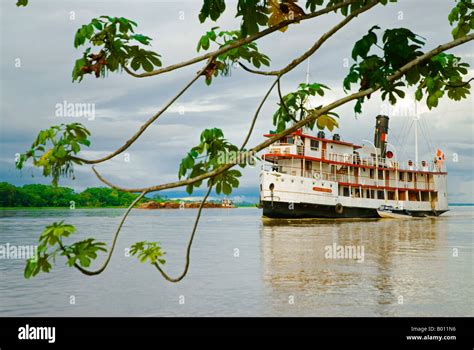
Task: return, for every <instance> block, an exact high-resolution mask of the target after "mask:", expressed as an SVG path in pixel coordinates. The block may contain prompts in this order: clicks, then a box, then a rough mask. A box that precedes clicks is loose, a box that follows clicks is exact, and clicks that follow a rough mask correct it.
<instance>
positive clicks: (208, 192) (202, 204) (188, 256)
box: [153, 183, 212, 283]
mask: <svg viewBox="0 0 474 350" xmlns="http://www.w3.org/2000/svg"><path fill="white" fill-rule="evenodd" d="M211 190H212V183H211V185H210V186H209V189H208V190H207V193H206V195H205V196H204V198H203V199H202V201H201V204H200V205H199V210H198V213H197V215H196V219H195V220H194V226H193V231H192V232H191V237H190V238H189V242H188V247H187V249H186V263H185V265H184V271H183V273H181V275H179V276H178V277H176V278H172V277H170V276H169V275H168V274H167V273H166V272H165V271H163V269H162V268H161V267H160V265H159V264H158V263H156V262H155V263H154V264H153V265H155V267H156V268H157V269H158V271H160V273H161V275H162V276H163V277H164V278H165V279H166V280H167V281H169V282H173V283H176V282H179V281H181V280H182V279H183V278H184V277H185V276H186V274H187V273H188V270H189V262H190V257H191V246H192V245H193V240H194V235H195V234H196V230H197V227H198V223H199V219H200V218H201V212H202V208H203V207H204V204H205V203H206V200H207V197H209V195H210V194H211Z"/></svg>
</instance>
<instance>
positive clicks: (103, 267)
mask: <svg viewBox="0 0 474 350" xmlns="http://www.w3.org/2000/svg"><path fill="white" fill-rule="evenodd" d="M145 194H146V192H142V193H141V194H140V195H139V196H138V197H137V198H135V200H134V201H133V202H132V203H131V204H130V205H129V206H128V208H127V210H126V211H125V213H124V214H123V216H122V220H120V223H119V225H118V227H117V230H116V231H115V235H114V238H113V240H112V245H111V246H110V251H109V254H108V255H107V259H105V262H104V264H103V265H102V266H101V267H100V268H99V269H98V270H95V271H90V270H87V269H85V268H83V267H82V266H81V265H79V264H78V263H74V267H75V268H76V269H78V270H79V271H80V272H82V273H83V274H84V275H87V276H95V275H98V274H100V273H102V272H103V271H104V270H105V268H106V267H107V265H108V264H109V262H110V259H111V258H112V253H113V252H114V248H115V243H117V238H118V235H119V233H120V230H121V229H122V226H123V224H124V223H125V220H126V219H127V216H128V214H129V213H130V211H131V210H132V208H133V207H134V206H135V205H136V204H137V203H138V202H139V201H140V199H142V198H143V196H144V195H145ZM59 247H60V248H61V250H62V251H63V252H64V253H66V254H65V255H66V257H67V258H68V259H70V258H71V256H70V255H69V254H68V253H67V252H66V247H64V245H63V244H62V242H61V241H59Z"/></svg>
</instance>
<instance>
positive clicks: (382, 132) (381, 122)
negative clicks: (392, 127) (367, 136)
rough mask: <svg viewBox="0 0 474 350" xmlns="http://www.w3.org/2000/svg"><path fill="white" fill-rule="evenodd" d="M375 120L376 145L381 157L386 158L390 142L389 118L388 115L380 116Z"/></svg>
mask: <svg viewBox="0 0 474 350" xmlns="http://www.w3.org/2000/svg"><path fill="white" fill-rule="evenodd" d="M375 120H376V122H375V135H374V145H375V147H377V148H379V149H380V157H381V158H385V153H386V152H387V141H388V139H387V137H388V117H387V116H386V115H378V116H377V117H376V118H375Z"/></svg>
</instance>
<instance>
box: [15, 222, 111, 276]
mask: <svg viewBox="0 0 474 350" xmlns="http://www.w3.org/2000/svg"><path fill="white" fill-rule="evenodd" d="M74 232H76V228H75V227H74V226H72V225H68V224H65V223H64V221H61V222H54V223H52V224H51V225H48V226H46V228H45V230H44V231H43V232H42V233H41V235H40V237H39V244H38V248H37V254H36V256H35V257H32V258H30V259H28V260H27V261H26V266H25V271H24V276H25V278H30V277H34V276H36V275H37V274H38V273H40V272H49V271H50V270H51V268H52V265H51V261H53V262H55V260H56V255H57V254H58V253H60V255H62V256H66V257H67V258H68V260H67V265H68V266H74V264H76V263H77V262H78V263H79V265H81V266H83V267H89V266H90V263H91V261H92V260H94V259H95V258H97V252H98V251H103V252H106V251H107V249H106V248H104V246H105V243H103V242H96V241H95V239H94V238H89V239H86V240H84V241H80V242H76V243H74V244H71V245H66V244H64V243H63V239H64V238H67V237H69V236H70V235H71V234H73V233H74Z"/></svg>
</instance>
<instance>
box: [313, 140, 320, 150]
mask: <svg viewBox="0 0 474 350" xmlns="http://www.w3.org/2000/svg"><path fill="white" fill-rule="evenodd" d="M318 149H319V141H318V140H311V150H312V151H317V150H318Z"/></svg>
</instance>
